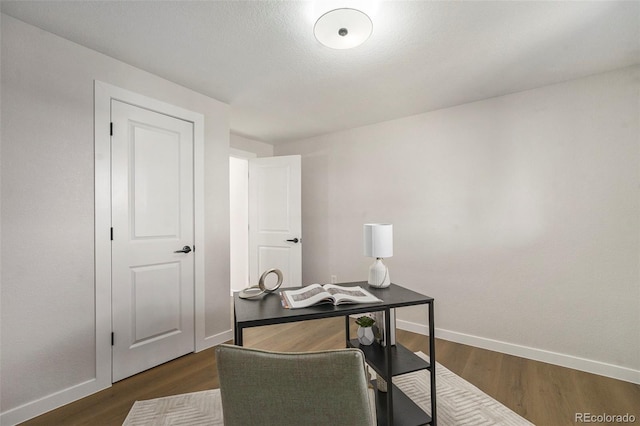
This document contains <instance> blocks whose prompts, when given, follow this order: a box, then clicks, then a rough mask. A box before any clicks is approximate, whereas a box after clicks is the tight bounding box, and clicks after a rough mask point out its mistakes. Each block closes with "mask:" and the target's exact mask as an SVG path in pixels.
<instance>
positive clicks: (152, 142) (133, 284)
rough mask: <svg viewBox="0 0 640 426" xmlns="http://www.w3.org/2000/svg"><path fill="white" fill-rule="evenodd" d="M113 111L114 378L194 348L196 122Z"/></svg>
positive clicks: (120, 106)
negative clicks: (194, 134)
mask: <svg viewBox="0 0 640 426" xmlns="http://www.w3.org/2000/svg"><path fill="white" fill-rule="evenodd" d="M111 117H112V122H113V136H112V160H111V161H112V163H111V167H112V226H113V241H112V321H113V332H114V338H113V370H112V378H113V381H114V382H115V381H118V380H121V379H123V378H125V377H128V376H131V375H133V374H136V373H138V372H140V371H143V370H146V369H148V368H151V367H154V366H156V365H158V364H161V363H163V362H166V361H169V360H171V359H174V358H176V357H179V356H181V355H184V354H186V353H189V352H193V351H194V348H195V347H194V345H195V339H194V257H193V253H192V251H193V250H195V247H193V240H194V232H193V229H194V227H193V225H194V222H193V221H194V203H193V201H194V200H193V185H194V180H193V123H191V122H188V121H184V120H180V119H177V118H174V117H170V116H167V115H164V114H160V113H157V112H153V111H149V110H147V109H143V108H140V107H136V106H132V105H129V104H126V103H123V102H119V101H116V100H112V103H111ZM183 249H184V252H178V253H176V251H177V250H183Z"/></svg>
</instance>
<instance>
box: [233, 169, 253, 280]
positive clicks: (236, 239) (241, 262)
mask: <svg viewBox="0 0 640 426" xmlns="http://www.w3.org/2000/svg"><path fill="white" fill-rule="evenodd" d="M229 210H230V212H231V220H230V225H229V236H230V243H229V250H230V252H229V258H230V261H231V269H230V277H231V278H230V283H231V291H232V292H233V291H240V290H242V289H243V288H245V287H248V286H249V160H248V159H246V158H237V157H230V158H229Z"/></svg>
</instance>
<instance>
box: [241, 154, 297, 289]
mask: <svg viewBox="0 0 640 426" xmlns="http://www.w3.org/2000/svg"><path fill="white" fill-rule="evenodd" d="M301 202H302V197H301V157H300V156H299V155H288V156H282V157H267V158H251V159H249V280H250V282H251V284H252V285H257V284H258V279H259V278H260V275H261V274H262V273H263V272H264V271H266V270H268V269H271V268H277V269H280V270H281V271H282V273H283V276H284V278H283V282H282V286H283V287H297V286H301V285H302V218H301V210H302V208H301ZM270 277H273V275H270ZM267 285H272V283H267Z"/></svg>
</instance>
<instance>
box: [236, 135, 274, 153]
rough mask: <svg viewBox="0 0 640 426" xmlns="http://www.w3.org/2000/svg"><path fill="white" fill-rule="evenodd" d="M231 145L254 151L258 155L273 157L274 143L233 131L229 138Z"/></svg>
mask: <svg viewBox="0 0 640 426" xmlns="http://www.w3.org/2000/svg"><path fill="white" fill-rule="evenodd" d="M229 146H231V148H235V149H240V150H242V151H248V152H253V153H254V154H256V155H257V156H258V157H273V145H270V144H268V143H265V142H260V141H257V140H255V139H249V138H246V137H244V136H240V135H236V134H233V133H232V134H231V135H230V138H229Z"/></svg>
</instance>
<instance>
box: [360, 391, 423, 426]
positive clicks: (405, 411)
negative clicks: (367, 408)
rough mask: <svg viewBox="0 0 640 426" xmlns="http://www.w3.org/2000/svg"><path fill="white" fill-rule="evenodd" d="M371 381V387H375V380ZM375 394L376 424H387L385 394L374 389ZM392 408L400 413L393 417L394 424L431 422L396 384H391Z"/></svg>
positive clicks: (402, 425) (400, 425)
mask: <svg viewBox="0 0 640 426" xmlns="http://www.w3.org/2000/svg"><path fill="white" fill-rule="evenodd" d="M372 382H373V387H374V388H375V389H377V385H376V381H375V380H372ZM387 386H388V384H387ZM375 394H376V412H377V414H378V416H377V417H378V426H383V425H387V394H386V393H385V392H380V391H379V390H376V391H375ZM393 410H394V411H397V412H400V413H402V415H401V416H394V417H393V425H394V426H416V425H427V424H431V416H429V415H428V414H427V413H425V412H424V410H422V408H420V407H419V406H418V405H417V404H416V403H415V402H413V401H412V400H411V398H409V397H408V396H406V395H405V394H404V393H403V392H402V391H401V390H400V388H398V387H397V386H396V385H393Z"/></svg>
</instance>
